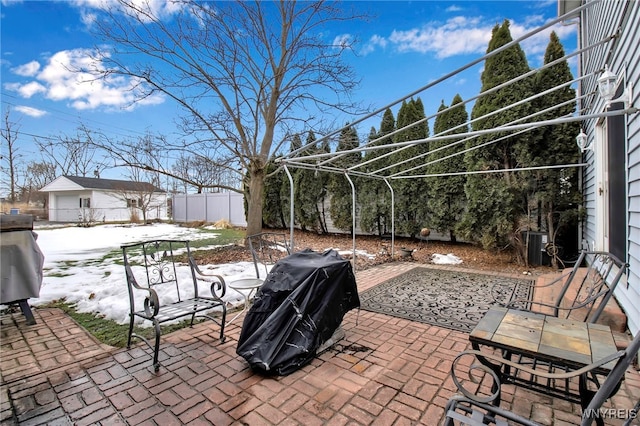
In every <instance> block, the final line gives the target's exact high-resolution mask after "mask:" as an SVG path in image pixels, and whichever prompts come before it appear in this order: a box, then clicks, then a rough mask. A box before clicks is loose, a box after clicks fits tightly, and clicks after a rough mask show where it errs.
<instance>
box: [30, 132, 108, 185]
mask: <svg viewBox="0 0 640 426" xmlns="http://www.w3.org/2000/svg"><path fill="white" fill-rule="evenodd" d="M97 138H101V135H100V134H97V133H94V132H92V131H91V130H89V129H88V128H87V127H86V126H84V125H82V126H80V127H79V128H78V130H77V133H76V135H75V136H59V137H58V139H57V140H55V139H52V138H47V139H37V138H36V144H37V145H38V148H40V152H41V153H42V156H43V158H45V159H47V160H49V161H48V163H52V164H55V166H56V168H57V169H58V170H59V172H60V175H72V176H82V177H87V176H94V175H95V172H96V171H97V172H98V173H97V174H99V173H100V172H101V171H102V170H104V169H106V168H107V163H106V160H105V158H103V157H99V155H100V145H101V143H99V142H98V141H97V140H96V139H97Z"/></svg>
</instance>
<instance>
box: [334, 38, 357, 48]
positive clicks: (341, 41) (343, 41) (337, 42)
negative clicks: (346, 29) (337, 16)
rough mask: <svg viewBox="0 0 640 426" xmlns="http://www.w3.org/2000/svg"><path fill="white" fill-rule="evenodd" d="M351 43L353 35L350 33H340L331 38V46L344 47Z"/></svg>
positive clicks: (349, 45)
mask: <svg viewBox="0 0 640 426" xmlns="http://www.w3.org/2000/svg"><path fill="white" fill-rule="evenodd" d="M352 43H353V36H352V35H351V34H340V35H338V36H336V37H335V38H334V39H333V43H332V44H331V45H332V46H335V47H340V48H342V49H346V48H349V47H351V44H352Z"/></svg>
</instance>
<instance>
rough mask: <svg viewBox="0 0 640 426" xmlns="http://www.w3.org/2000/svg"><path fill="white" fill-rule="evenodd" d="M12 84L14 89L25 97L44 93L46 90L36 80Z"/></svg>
mask: <svg viewBox="0 0 640 426" xmlns="http://www.w3.org/2000/svg"><path fill="white" fill-rule="evenodd" d="M13 86H14V87H15V89H14V90H15V91H16V92H18V93H19V94H20V96H22V97H23V98H26V99H29V98H30V97H32V96H33V95H35V94H37V93H44V92H46V91H47V88H46V87H44V86H43V85H42V84H40V83H38V82H37V81H31V82H29V83H27V84H17V85H13Z"/></svg>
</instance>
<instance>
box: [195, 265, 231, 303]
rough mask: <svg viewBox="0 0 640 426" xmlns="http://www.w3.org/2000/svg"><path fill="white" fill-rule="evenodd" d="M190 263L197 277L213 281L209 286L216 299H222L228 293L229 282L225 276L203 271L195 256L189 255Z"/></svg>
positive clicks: (209, 281)
mask: <svg viewBox="0 0 640 426" xmlns="http://www.w3.org/2000/svg"><path fill="white" fill-rule="evenodd" d="M189 265H190V266H191V269H192V270H193V271H194V273H195V276H196V279H200V280H202V281H205V282H208V283H211V285H210V287H209V290H210V291H211V296H213V297H214V298H215V299H222V298H223V297H224V295H225V294H226V293H227V284H226V283H225V280H224V277H223V276H222V275H218V274H209V273H206V272H203V271H202V270H201V269H200V267H198V264H197V263H196V261H195V259H194V258H193V257H189Z"/></svg>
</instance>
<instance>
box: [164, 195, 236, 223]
mask: <svg viewBox="0 0 640 426" xmlns="http://www.w3.org/2000/svg"><path fill="white" fill-rule="evenodd" d="M171 207H172V213H173V214H172V216H173V221H174V222H196V221H205V222H210V223H213V222H217V221H219V220H221V219H225V220H228V221H229V222H230V223H231V224H232V225H233V226H247V219H246V218H245V214H244V199H243V195H242V194H239V193H237V192H223V193H217V192H216V193H211V192H204V193H202V194H186V195H185V194H176V195H174V196H173V199H172V206H171Z"/></svg>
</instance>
